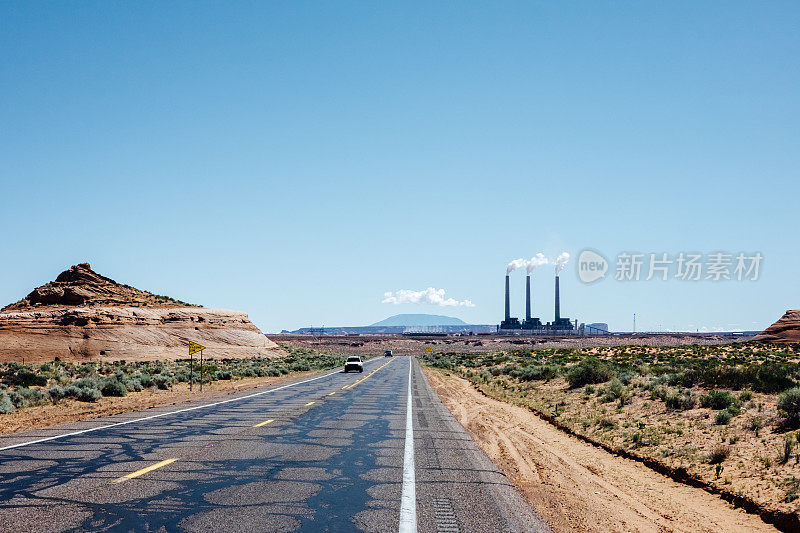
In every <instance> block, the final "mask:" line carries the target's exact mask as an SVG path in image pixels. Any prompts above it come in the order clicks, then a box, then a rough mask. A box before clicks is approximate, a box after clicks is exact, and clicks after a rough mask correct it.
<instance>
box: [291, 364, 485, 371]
mask: <svg viewBox="0 0 800 533" xmlns="http://www.w3.org/2000/svg"><path fill="white" fill-rule="evenodd" d="M289 369H290V370H291V371H292V372H305V371H307V370H311V367H310V366H308V364H307V363H294V364H292V365H291V366H290V367H289ZM492 374H494V372H492Z"/></svg>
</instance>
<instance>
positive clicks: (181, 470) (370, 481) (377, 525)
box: [0, 357, 548, 532]
mask: <svg viewBox="0 0 800 533" xmlns="http://www.w3.org/2000/svg"><path fill="white" fill-rule="evenodd" d="M409 366H410V367H411V368H410V373H409ZM409 378H410V379H411V395H412V405H413V408H412V415H413V432H414V446H413V451H414V464H415V468H414V473H415V490H416V527H417V530H418V531H424V532H428V531H430V532H455V531H464V532H468V531H476V532H484V531H485V532H514V531H520V532H521V531H526V532H527V531H548V528H547V526H546V525H545V524H544V522H543V521H542V519H541V518H540V517H539V515H538V514H537V513H536V512H535V510H533V509H532V508H531V507H530V506H529V505H528V504H527V503H526V502H525V501H524V500H523V498H522V497H521V496H520V495H519V493H517V492H516V490H515V489H514V488H513V486H512V485H511V484H510V482H509V481H508V479H506V477H505V476H504V475H503V474H502V473H501V472H500V471H499V470H498V469H497V467H496V466H495V465H494V464H493V463H492V462H491V460H489V458H488V457H487V456H486V455H485V454H484V453H483V452H482V451H481V450H480V449H479V448H478V447H477V445H476V444H475V443H474V441H473V440H472V438H471V437H470V435H469V434H468V433H467V432H466V431H465V430H464V428H463V427H462V426H461V425H460V424H459V423H458V422H457V421H456V420H455V419H454V418H453V416H452V415H451V414H450V412H449V411H448V410H447V409H446V408H445V407H444V406H443V405H442V403H441V401H440V400H439V398H438V397H437V396H436V393H435V392H433V390H432V389H431V387H430V386H429V384H428V382H427V380H426V378H425V376H424V374H423V373H422V371H421V369H420V368H419V365H418V363H417V362H416V360H415V359H413V358H409V357H394V358H377V359H373V360H371V361H368V362H367V363H365V369H364V373H363V374H352V373H351V374H344V373H343V372H332V373H329V374H323V375H321V376H320V377H316V378H315V379H313V380H308V379H307V378H306V379H305V380H297V381H296V382H294V383H290V384H289V385H282V386H280V387H274V386H273V387H265V388H263V389H259V390H257V391H256V393H255V394H253V393H252V392H248V393H247V394H241V395H239V397H240V399H239V398H238V397H236V396H233V397H226V398H225V400H233V401H227V402H226V403H216V404H214V402H206V404H202V403H199V404H183V405H178V406H169V407H164V408H158V409H149V410H147V411H143V412H134V413H126V414H124V415H117V416H113V417H107V418H103V419H95V420H91V421H87V422H81V423H75V424H68V425H61V426H55V427H50V428H46V429H42V430H36V431H28V432H23V433H16V434H12V435H5V436H2V437H0V524H2V529H3V530H4V531H196V532H201V531H226V532H235V531H254V530H258V531H273V532H280V531H335V532H339V531H370V532H386V531H398V528H399V526H400V524H399V521H400V499H401V491H402V484H403V472H402V471H403V462H404V447H405V435H406V404H407V400H408V398H407V390H408V380H409ZM208 404H211V405H208ZM203 405H206V406H203ZM200 406H202V407H200ZM192 407H198V408H195V409H192V410H188V411H182V412H174V411H178V410H181V409H187V408H192ZM160 415H161V416H160ZM146 417H147V418H146ZM140 419H141V420H140ZM126 421H129V423H127V424H122V425H115V426H112V427H105V426H107V425H109V424H118V423H119V422H126ZM93 428H101V429H96V430H92V431H89V432H84V433H77V434H72V435H68V436H63V437H60V438H56V439H54V440H49V441H44V442H38V443H36V442H34V443H32V444H27V445H23V446H18V447H14V448H8V447H9V446H13V445H18V444H24V443H28V442H33V441H37V440H40V439H43V438H48V437H53V436H60V435H67V434H70V433H75V432H78V431H84V430H87V429H90V430H91V429H93ZM2 448H6V449H2Z"/></svg>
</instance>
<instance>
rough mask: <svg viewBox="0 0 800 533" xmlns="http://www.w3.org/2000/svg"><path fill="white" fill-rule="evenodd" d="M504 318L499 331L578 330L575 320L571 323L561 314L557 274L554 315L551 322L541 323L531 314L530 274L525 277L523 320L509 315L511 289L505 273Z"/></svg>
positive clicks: (564, 332)
mask: <svg viewBox="0 0 800 533" xmlns="http://www.w3.org/2000/svg"><path fill="white" fill-rule="evenodd" d="M505 296H506V297H505V318H504V319H503V321H502V322H500V328H499V331H500V332H504V331H505V332H509V333H513V332H514V330H520V331H519V333H523V332H525V333H530V334H552V335H562V334H574V333H577V332H578V327H577V320H576V321H575V323H573V322H572V321H571V320H570V319H569V318H566V317H562V316H561V295H560V288H559V280H558V275H556V284H555V317H554V319H553V321H552V322H548V323H546V324H544V323H542V321H541V320H540V319H539V318H535V317H532V316H531V276H530V274H528V275H527V276H526V277H525V320H524V322H520V321H519V319H518V318H517V317H512V316H511V291H510V287H509V275H508V274H506V295H505Z"/></svg>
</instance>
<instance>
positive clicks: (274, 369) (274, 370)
mask: <svg viewBox="0 0 800 533" xmlns="http://www.w3.org/2000/svg"><path fill="white" fill-rule="evenodd" d="M267 375H268V376H271V377H278V376H280V375H281V371H280V369H279V368H277V367H274V366H271V367H269V368H267Z"/></svg>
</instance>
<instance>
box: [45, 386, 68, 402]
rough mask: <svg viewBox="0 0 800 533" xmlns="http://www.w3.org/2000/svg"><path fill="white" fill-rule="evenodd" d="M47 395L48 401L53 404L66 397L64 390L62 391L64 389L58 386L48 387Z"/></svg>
mask: <svg viewBox="0 0 800 533" xmlns="http://www.w3.org/2000/svg"><path fill="white" fill-rule="evenodd" d="M47 393H48V394H49V395H50V399H51V400H52V401H53V403H55V402H57V401H59V400H63V399H64V398H65V397H66V396H67V391H66V389H64V387H59V386H55V387H50V389H49V390H48V391H47Z"/></svg>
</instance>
